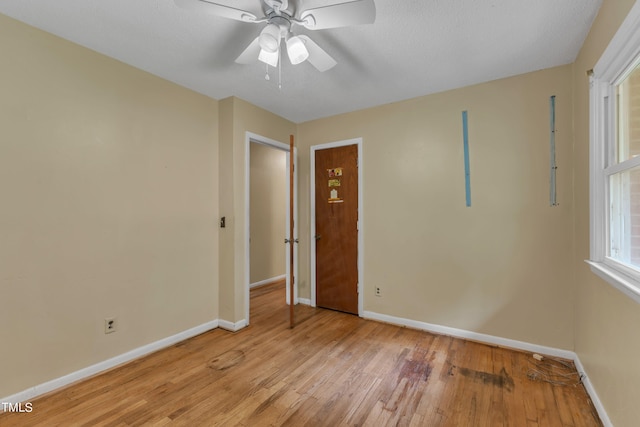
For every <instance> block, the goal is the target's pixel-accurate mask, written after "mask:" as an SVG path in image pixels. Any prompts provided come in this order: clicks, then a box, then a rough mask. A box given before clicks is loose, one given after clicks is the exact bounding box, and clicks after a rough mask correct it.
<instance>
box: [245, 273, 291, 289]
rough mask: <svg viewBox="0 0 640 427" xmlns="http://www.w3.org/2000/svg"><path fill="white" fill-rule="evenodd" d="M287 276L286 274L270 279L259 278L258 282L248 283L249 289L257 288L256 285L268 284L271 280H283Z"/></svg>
mask: <svg viewBox="0 0 640 427" xmlns="http://www.w3.org/2000/svg"><path fill="white" fill-rule="evenodd" d="M286 278H287V275H286V274H283V275H281V276H276V277H272V278H271V279H265V280H260V281H259V282H255V283H251V284H249V289H253V288H257V287H258V286H262V285H268V284H270V283H273V282H277V281H278V280H284V279H286Z"/></svg>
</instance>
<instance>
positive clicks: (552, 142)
mask: <svg viewBox="0 0 640 427" xmlns="http://www.w3.org/2000/svg"><path fill="white" fill-rule="evenodd" d="M549 128H550V134H549V150H550V153H549V162H550V164H549V205H551V206H557V205H558V200H557V195H556V171H557V169H558V168H557V166H556V96H555V95H553V96H551V97H550V98H549Z"/></svg>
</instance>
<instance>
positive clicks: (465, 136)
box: [462, 111, 471, 207]
mask: <svg viewBox="0 0 640 427" xmlns="http://www.w3.org/2000/svg"><path fill="white" fill-rule="evenodd" d="M468 122H469V121H468V118H467V112H466V111H463V112H462V135H463V141H464V186H465V194H466V198H467V206H468V207H469V206H471V173H470V171H469V123H468Z"/></svg>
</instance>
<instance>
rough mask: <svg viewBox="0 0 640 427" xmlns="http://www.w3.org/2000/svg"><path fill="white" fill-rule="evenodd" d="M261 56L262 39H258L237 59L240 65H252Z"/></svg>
mask: <svg viewBox="0 0 640 427" xmlns="http://www.w3.org/2000/svg"><path fill="white" fill-rule="evenodd" d="M259 54H260V37H256V38H255V39H254V40H253V41H252V42H251V43H250V44H249V46H247V48H246V49H245V50H244V51H243V52H242V53H241V54H240V56H238V57H237V58H236V63H238V64H245V65H246V64H252V63H254V62H255V61H256V60H257V59H258V55H259Z"/></svg>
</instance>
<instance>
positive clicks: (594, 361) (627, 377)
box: [573, 0, 640, 426]
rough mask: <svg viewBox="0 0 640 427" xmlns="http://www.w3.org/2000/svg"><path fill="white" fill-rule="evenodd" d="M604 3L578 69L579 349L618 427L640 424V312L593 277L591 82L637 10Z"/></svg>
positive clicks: (626, 2) (621, 1) (621, 2)
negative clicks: (592, 74) (590, 260)
mask: <svg viewBox="0 0 640 427" xmlns="http://www.w3.org/2000/svg"><path fill="white" fill-rule="evenodd" d="M634 3H635V1H633V0H604V2H603V5H602V7H601V10H600V13H599V15H598V17H597V18H596V21H595V23H594V24H593V27H592V29H591V32H590V34H589V36H588V38H587V40H586V41H585V43H584V46H583V47H582V50H581V52H580V55H579V56H578V59H577V60H576V62H575V64H574V70H573V79H574V105H575V107H574V135H575V140H574V146H575V149H574V162H575V176H574V180H575V188H574V191H575V212H576V214H575V247H576V249H575V258H574V269H575V275H576V290H575V295H576V322H575V323H576V330H575V348H576V352H577V353H578V356H579V357H580V360H581V361H582V363H583V364H584V366H585V368H586V370H587V373H588V375H589V377H590V379H591V381H592V383H593V384H594V386H595V388H596V391H597V393H598V395H599V397H600V399H601V400H602V402H603V404H604V405H605V408H606V409H607V411H608V414H609V417H610V418H611V421H612V422H613V424H614V425H615V426H636V425H638V420H639V419H640V405H638V402H639V401H640V386H639V384H640V364H638V355H640V338H639V335H638V325H640V306H638V304H637V303H635V302H634V301H632V300H631V299H630V298H629V297H627V296H625V295H623V294H622V293H621V292H619V291H617V290H616V289H614V288H613V287H611V286H610V285H608V284H607V283H606V282H604V281H602V280H600V279H599V278H598V277H597V276H595V274H593V273H592V272H591V271H590V269H589V267H588V266H587V265H586V264H585V263H584V260H585V259H588V258H589V80H588V78H587V74H586V71H587V70H589V69H592V68H593V67H594V65H595V64H596V62H597V61H598V59H599V58H600V55H601V54H602V52H603V51H604V49H605V48H606V47H607V45H608V44H609V41H610V40H611V38H612V37H613V35H614V34H615V32H616V31H617V29H618V27H619V26H620V25H621V24H622V22H623V21H624V18H625V17H626V15H627V13H628V12H629V10H630V9H631V7H632V6H633V4H634Z"/></svg>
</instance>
